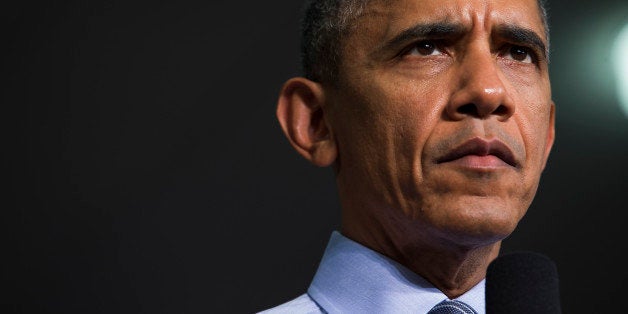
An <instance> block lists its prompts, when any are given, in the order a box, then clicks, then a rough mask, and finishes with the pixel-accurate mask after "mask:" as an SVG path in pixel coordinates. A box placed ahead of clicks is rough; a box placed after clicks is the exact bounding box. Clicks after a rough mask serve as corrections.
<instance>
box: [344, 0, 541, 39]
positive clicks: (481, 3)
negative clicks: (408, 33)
mask: <svg viewBox="0 0 628 314" xmlns="http://www.w3.org/2000/svg"><path fill="white" fill-rule="evenodd" d="M435 22H446V23H450V24H458V25H461V26H462V27H464V28H465V29H468V30H469V31H470V30H471V29H474V28H476V29H478V28H481V29H484V30H486V31H487V32H490V30H491V29H494V28H496V27H499V26H504V25H513V26H518V27H521V28H525V29H530V30H532V31H534V32H535V33H537V34H538V36H539V37H540V38H542V39H543V40H544V41H547V38H546V36H545V26H544V24H543V19H542V14H541V10H540V8H539V6H538V1H537V0H370V1H368V3H367V4H366V5H365V7H364V8H363V10H362V12H361V14H360V15H359V16H358V17H357V19H356V20H355V24H354V25H355V26H356V28H354V31H355V30H357V32H352V33H353V34H354V35H355V34H360V33H361V30H369V31H371V32H370V33H371V34H370V36H377V37H381V38H379V39H381V40H384V39H386V38H389V37H391V36H393V35H394V34H396V33H397V32H399V31H400V30H403V29H407V28H409V27H412V26H413V25H416V24H427V23H435ZM372 31H375V32H372ZM371 39H375V38H371Z"/></svg>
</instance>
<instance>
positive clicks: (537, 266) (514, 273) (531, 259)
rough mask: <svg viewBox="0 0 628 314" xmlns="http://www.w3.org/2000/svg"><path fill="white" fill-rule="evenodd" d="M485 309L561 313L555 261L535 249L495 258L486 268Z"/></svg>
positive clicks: (499, 313) (501, 313)
mask: <svg viewBox="0 0 628 314" xmlns="http://www.w3.org/2000/svg"><path fill="white" fill-rule="evenodd" d="M486 313H487V314H524V313H525V314H555V313H561V310H560V295H559V292H558V272H557V271H556V265H555V264H554V262H552V260H550V259H549V258H548V257H546V256H544V255H542V254H538V253H532V252H517V253H510V254H505V255H502V256H499V257H498V258H496V259H495V260H494V261H493V262H492V263H491V264H490V265H489V266H488V270H487V271H486Z"/></svg>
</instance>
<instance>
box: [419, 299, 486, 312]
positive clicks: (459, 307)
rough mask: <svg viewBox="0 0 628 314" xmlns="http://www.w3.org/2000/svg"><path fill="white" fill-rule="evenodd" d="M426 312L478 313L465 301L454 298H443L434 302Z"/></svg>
mask: <svg viewBox="0 0 628 314" xmlns="http://www.w3.org/2000/svg"><path fill="white" fill-rule="evenodd" d="M427 314H478V313H477V312H476V311H475V310H473V308H472V307H470V306H468V305H467V304H466V303H463V302H460V301H456V300H445V301H443V302H441V303H438V304H436V305H435V306H434V307H433V308H432V309H431V310H430V311H429V312H427Z"/></svg>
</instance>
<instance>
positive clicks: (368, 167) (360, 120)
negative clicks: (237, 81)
mask: <svg viewBox="0 0 628 314" xmlns="http://www.w3.org/2000/svg"><path fill="white" fill-rule="evenodd" d="M547 47H548V33H547V22H546V17H545V11H544V9H543V7H542V4H541V3H539V2H537V0H518V1H515V0H500V1H497V0H471V1H468V0H346V1H327V0H320V1H313V2H312V3H311V4H310V6H309V7H308V10H307V11H306V16H305V19H304V29H303V62H304V69H305V72H306V73H305V74H306V77H305V78H302V77H299V78H293V79H291V80H289V81H288V82H286V84H285V85H284V87H283V89H282V91H281V94H280V98H279V102H278V108H277V116H278V118H279V122H280V123H281V127H282V128H283V130H284V132H285V134H286V136H287V137H288V139H289V141H290V143H291V144H292V146H293V147H294V148H295V149H296V150H297V151H298V152H299V153H300V154H301V155H302V156H303V157H305V158H306V159H308V160H309V161H310V162H312V163H313V164H315V165H317V166H321V167H325V166H333V167H334V170H335V172H336V181H337V185H338V190H339V198H340V201H341V207H342V222H341V230H340V232H339V233H337V232H336V233H334V234H333V235H332V238H331V240H330V243H329V245H328V247H327V250H326V252H325V255H324V257H323V260H322V261H321V264H320V266H319V269H318V271H317V273H316V275H315V277H314V279H313V282H312V284H311V286H310V287H309V289H308V293H307V294H304V295H302V296H301V297H299V298H297V299H295V300H293V301H291V302H288V303H286V304H284V305H281V306H278V307H276V308H274V309H271V310H269V311H268V312H269V313H321V312H323V313H324V312H328V313H427V312H428V311H430V310H431V309H433V310H432V311H430V313H458V312H439V311H442V310H452V311H453V308H457V309H459V310H460V311H461V312H459V313H475V312H477V313H483V312H484V311H485V308H484V307H485V305H484V277H485V275H486V269H487V267H488V265H489V263H490V262H491V261H493V260H494V259H495V258H496V257H497V256H498V253H499V249H500V244H501V241H502V240H503V239H504V238H505V237H507V236H508V235H510V234H511V232H513V230H514V229H515V227H516V226H517V223H518V222H519V221H520V219H521V218H522V217H523V215H524V214H525V212H526V210H527V209H528V207H529V205H530V203H531V202H532V199H533V197H534V195H535V193H536V189H537V186H538V182H539V178H540V175H541V172H542V171H543V169H544V167H545V164H546V161H547V158H548V155H549V152H550V149H551V147H552V144H553V142H554V104H553V102H552V100H551V91H550V82H549V75H548V48H547ZM452 300H455V301H452Z"/></svg>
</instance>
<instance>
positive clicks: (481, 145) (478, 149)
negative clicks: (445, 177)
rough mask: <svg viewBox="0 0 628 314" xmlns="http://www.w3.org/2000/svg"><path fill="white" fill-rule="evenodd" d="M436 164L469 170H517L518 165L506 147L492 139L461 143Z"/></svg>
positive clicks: (477, 138) (477, 139)
mask: <svg viewBox="0 0 628 314" xmlns="http://www.w3.org/2000/svg"><path fill="white" fill-rule="evenodd" d="M436 162H437V163H438V164H441V163H456V164H460V165H462V166H465V167H469V168H499V167H504V166H510V167H514V168H517V167H518V166H519V164H518V163H517V160H516V158H515V156H514V154H513V152H512V150H511V149H510V148H509V147H508V145H506V144H504V142H502V141H500V140H498V139H493V140H490V141H487V140H484V139H481V138H479V137H476V138H473V139H471V140H468V141H466V142H464V143H462V144H461V145H460V146H457V147H455V148H454V149H452V150H450V151H449V152H447V153H446V154H445V155H444V156H442V157H441V158H439V159H437V161H436Z"/></svg>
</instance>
